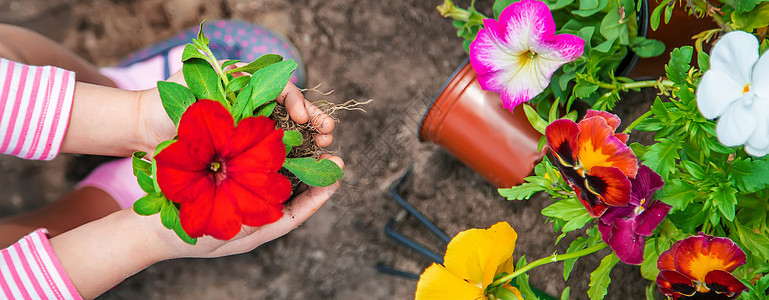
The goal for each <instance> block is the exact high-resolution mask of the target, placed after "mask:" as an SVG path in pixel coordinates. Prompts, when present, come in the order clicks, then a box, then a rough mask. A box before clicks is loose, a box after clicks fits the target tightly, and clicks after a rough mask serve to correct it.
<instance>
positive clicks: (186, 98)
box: [158, 81, 196, 126]
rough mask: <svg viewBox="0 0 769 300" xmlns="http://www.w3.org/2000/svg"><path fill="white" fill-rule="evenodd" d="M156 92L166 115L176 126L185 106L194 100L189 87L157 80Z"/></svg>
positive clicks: (185, 108)
mask: <svg viewBox="0 0 769 300" xmlns="http://www.w3.org/2000/svg"><path fill="white" fill-rule="evenodd" d="M158 94H160V100H161V102H162V103H163V108H165V110H166V113H167V114H168V117H170V118H171V121H173V122H174V125H177V126H178V125H179V120H180V119H181V118H182V114H183V113H184V111H185V110H187V107H189V106H190V105H192V103H195V101H196V99H195V95H193V94H192V92H191V91H190V89H188V88H187V87H185V86H183V85H181V84H178V83H176V82H170V81H158Z"/></svg>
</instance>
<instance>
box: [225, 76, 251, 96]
mask: <svg viewBox="0 0 769 300" xmlns="http://www.w3.org/2000/svg"><path fill="white" fill-rule="evenodd" d="M249 81H251V76H240V77H237V78H233V79H232V80H231V81H230V83H229V84H227V89H226V90H225V91H224V92H225V93H226V94H227V95H229V94H231V93H234V92H237V91H240V90H242V89H243V88H244V87H246V85H248V82H249Z"/></svg>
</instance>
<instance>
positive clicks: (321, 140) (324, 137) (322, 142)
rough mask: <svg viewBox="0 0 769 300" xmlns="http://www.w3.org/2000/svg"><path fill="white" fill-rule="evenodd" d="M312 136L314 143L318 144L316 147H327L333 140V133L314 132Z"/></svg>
mask: <svg viewBox="0 0 769 300" xmlns="http://www.w3.org/2000/svg"><path fill="white" fill-rule="evenodd" d="M314 138H315V144H316V145H318V147H328V146H329V145H331V142H333V141H334V135H333V134H330V133H327V134H316V135H315V136H314Z"/></svg>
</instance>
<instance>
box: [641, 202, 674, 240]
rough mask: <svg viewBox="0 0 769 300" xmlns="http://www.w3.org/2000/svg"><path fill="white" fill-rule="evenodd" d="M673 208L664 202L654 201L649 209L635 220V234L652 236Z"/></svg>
mask: <svg viewBox="0 0 769 300" xmlns="http://www.w3.org/2000/svg"><path fill="white" fill-rule="evenodd" d="M671 208H672V206H670V205H668V204H666V203H664V202H662V201H659V200H654V202H653V203H652V204H651V205H649V207H648V208H646V209H645V210H644V211H643V212H641V214H640V215H638V216H637V217H636V218H635V219H636V228H635V233H636V234H639V235H642V236H650V235H652V232H654V229H655V228H657V225H659V224H660V223H661V222H662V220H664V219H665V216H667V215H668V212H670V209H671Z"/></svg>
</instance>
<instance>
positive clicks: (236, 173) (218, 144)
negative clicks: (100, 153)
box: [155, 100, 291, 240]
mask: <svg viewBox="0 0 769 300" xmlns="http://www.w3.org/2000/svg"><path fill="white" fill-rule="evenodd" d="M285 157H286V149H285V146H284V145H283V130H279V129H275V122H274V121H272V120H270V119H268V118H265V117H250V118H246V119H243V120H242V121H240V122H239V123H238V125H237V126H235V121H234V119H233V118H232V115H230V113H229V112H228V111H227V109H226V108H224V106H222V105H221V104H220V103H218V102H215V101H211V100H200V101H197V102H195V103H194V104H192V105H191V106H190V107H189V108H188V109H187V111H186V112H185V113H184V114H183V115H182V118H181V120H180V121H179V136H178V140H177V141H176V142H174V143H173V144H171V145H170V146H168V147H167V148H165V149H164V150H163V151H161V152H160V153H159V154H158V155H157V156H155V160H156V162H157V181H158V185H159V186H160V189H161V190H162V191H163V194H165V196H166V197H167V198H168V199H170V200H171V201H174V202H176V203H179V204H180V209H179V221H180V222H181V225H182V228H184V231H186V232H187V234H189V235H190V236H191V237H201V236H203V235H211V236H213V237H214V238H217V239H221V240H227V239H231V238H232V237H234V236H235V235H236V234H237V233H238V232H240V230H241V228H242V226H243V225H248V226H261V225H264V224H269V223H272V222H275V221H277V220H278V219H279V218H280V217H281V216H283V203H284V202H285V201H286V200H287V199H288V197H289V196H290V194H291V182H290V181H289V180H288V179H286V177H285V176H283V175H281V174H279V173H278V170H280V168H281V167H282V166H283V161H284V160H285Z"/></svg>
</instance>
